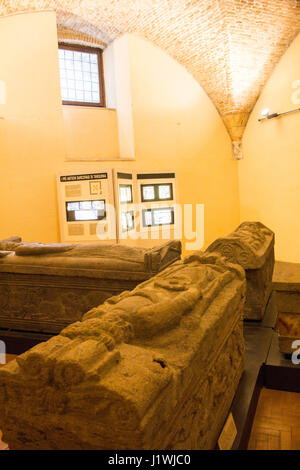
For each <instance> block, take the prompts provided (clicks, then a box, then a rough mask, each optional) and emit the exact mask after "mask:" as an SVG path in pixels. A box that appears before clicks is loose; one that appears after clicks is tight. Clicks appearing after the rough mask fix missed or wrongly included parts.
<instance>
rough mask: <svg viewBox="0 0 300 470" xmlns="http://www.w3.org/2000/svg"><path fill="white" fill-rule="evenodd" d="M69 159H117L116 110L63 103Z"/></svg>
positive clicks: (67, 155)
mask: <svg viewBox="0 0 300 470" xmlns="http://www.w3.org/2000/svg"><path fill="white" fill-rule="evenodd" d="M63 119H64V130H65V132H64V135H65V143H66V158H67V159H69V158H70V159H72V158H87V159H96V158H118V157H119V153H120V152H119V141H118V124H117V113H116V111H115V110H114V109H104V108H91V107H90V108H89V107H85V106H69V105H64V106H63Z"/></svg>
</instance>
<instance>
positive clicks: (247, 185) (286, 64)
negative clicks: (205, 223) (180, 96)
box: [239, 36, 300, 263]
mask: <svg viewBox="0 0 300 470" xmlns="http://www.w3.org/2000/svg"><path fill="white" fill-rule="evenodd" d="M299 56H300V36H298V37H297V38H296V39H295V41H294V42H293V43H292V45H291V46H290V48H289V49H288V50H287V52H286V53H285V54H284V56H283V57H282V58H281V60H280V62H279V63H278V65H277V67H276V69H275V70H274V72H273V74H272V76H271V77H270V79H269V80H268V82H267V84H266V86H265V88H264V90H263V92H262V94H261V96H260V98H259V100H258V101H257V104H256V106H255V107H254V109H253V111H252V114H251V116H250V119H249V121H248V125H247V128H246V131H245V134H244V138H243V154H244V159H243V160H241V161H240V162H239V183H240V208H241V209H240V210H241V220H260V221H261V222H263V223H264V224H265V225H267V226H268V227H270V228H271V229H272V230H274V232H275V236H276V243H275V250H276V258H277V259H278V260H283V261H291V262H298V263H299V262H300V243H299V236H300V132H299V129H300V112H299V113H295V114H291V115H289V116H284V117H282V118H276V119H272V120H266V121H264V122H258V118H259V117H260V113H261V111H262V109H264V108H269V109H270V113H273V112H278V113H279V112H284V111H288V110H291V109H294V108H299V106H300V100H299V97H300V92H299V90H300V88H299V85H300V82H299V83H298V84H297V83H294V82H295V81H296V80H300V60H299ZM293 83H294V85H295V86H296V87H297V88H293V87H292V85H293ZM293 94H294V98H296V99H298V102H296V101H295V102H294V103H293Z"/></svg>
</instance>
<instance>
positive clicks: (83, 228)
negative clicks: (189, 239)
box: [57, 168, 177, 244]
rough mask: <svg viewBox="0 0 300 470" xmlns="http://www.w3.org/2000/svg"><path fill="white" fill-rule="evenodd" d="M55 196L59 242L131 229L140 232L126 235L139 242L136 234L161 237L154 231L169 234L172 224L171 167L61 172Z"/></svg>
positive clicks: (121, 236) (117, 235)
mask: <svg viewBox="0 0 300 470" xmlns="http://www.w3.org/2000/svg"><path fill="white" fill-rule="evenodd" d="M57 196H58V205H59V220H60V234H61V241H62V242H78V241H79V242H89V241H99V240H103V241H107V242H109V243H115V242H117V243H118V242H122V241H123V240H125V239H128V238H130V236H131V234H132V232H135V233H137V234H139V233H143V234H144V237H138V236H136V235H135V236H133V237H131V238H133V239H134V240H137V242H136V243H137V244H140V242H139V239H140V238H155V239H160V238H161V237H159V236H157V235H156V236H155V235H154V236H153V234H154V233H158V234H159V233H160V231H161V230H162V229H163V230H165V231H166V230H169V232H168V233H171V232H172V233H173V234H174V230H175V227H176V224H177V214H176V202H177V185H176V173H175V172H174V171H170V170H164V171H151V172H149V171H148V172H142V171H131V170H128V169H117V168H113V169H99V168H98V169H97V170H94V171H91V170H86V171H81V172H80V173H75V172H72V173H61V174H58V175H57ZM150 233H151V236H150ZM145 235H147V236H145ZM163 238H164V239H170V238H174V236H164V237H163Z"/></svg>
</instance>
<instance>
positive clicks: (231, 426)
mask: <svg viewBox="0 0 300 470" xmlns="http://www.w3.org/2000/svg"><path fill="white" fill-rule="evenodd" d="M236 435H237V429H236V425H235V422H234V419H233V416H232V413H230V414H229V416H228V418H227V420H226V423H225V425H224V427H223V430H222V432H221V434H220V436H219V439H218V446H219V449H220V450H230V449H231V448H232V446H233V443H234V441H235V438H236Z"/></svg>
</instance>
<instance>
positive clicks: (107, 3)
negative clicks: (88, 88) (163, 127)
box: [0, 0, 300, 140]
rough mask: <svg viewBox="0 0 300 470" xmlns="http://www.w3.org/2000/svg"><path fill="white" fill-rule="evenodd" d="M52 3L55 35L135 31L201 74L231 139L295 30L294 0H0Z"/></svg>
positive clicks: (299, 7)
mask: <svg viewBox="0 0 300 470" xmlns="http://www.w3.org/2000/svg"><path fill="white" fill-rule="evenodd" d="M48 8H51V9H53V8H54V9H55V10H56V11H57V21H58V30H59V36H60V37H62V38H66V39H69V40H72V39H73V40H74V39H76V38H77V39H78V40H81V41H82V42H93V41H94V43H95V44H108V43H110V42H111V41H112V40H113V39H115V38H117V37H118V36H120V35H121V34H123V33H137V34H140V35H142V36H144V37H145V38H147V39H148V40H150V41H151V42H153V43H154V44H156V45H157V46H159V47H161V48H162V49H164V50H166V51H168V53H169V54H170V55H171V56H172V57H174V58H175V59H176V60H177V61H178V62H179V63H181V64H182V65H184V66H185V67H186V69H187V70H189V72H190V73H191V74H192V75H193V76H194V77H195V78H196V80H198V81H199V83H200V84H201V85H202V86H203V88H204V89H205V90H206V92H207V93H208V95H209V96H210V98H211V99H212V101H213V102H214V104H215V106H216V107H217V109H218V110H219V112H220V114H221V116H222V117H223V119H224V122H225V124H226V126H227V128H228V130H229V133H230V135H231V137H232V139H233V140H239V139H240V138H241V136H242V134H243V130H244V127H245V125H246V123H247V120H248V116H249V113H250V111H251V109H252V108H253V106H254V104H255V102H256V100H257V98H258V96H259V94H260V91H261V89H262V87H263V85H264V84H265V82H266V80H267V78H268V77H269V76H270V74H271V72H272V70H273V68H274V66H275V65H276V63H277V62H278V60H279V58H280V57H281V56H282V54H283V53H284V52H285V50H286V49H287V47H288V46H289V45H290V43H291V41H292V40H293V39H294V37H295V36H296V34H297V33H298V32H299V31H300V1H299V0H43V1H42V0H32V1H31V0H0V15H4V14H8V13H13V12H16V11H32V10H42V9H48Z"/></svg>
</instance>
